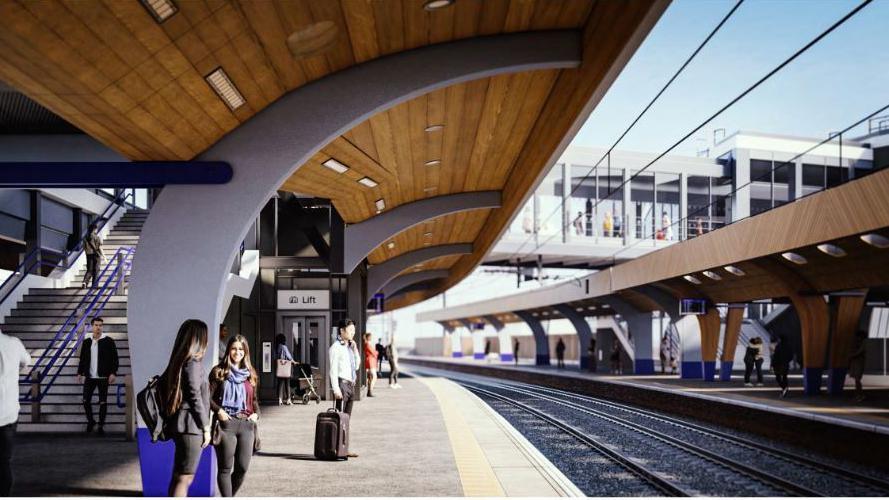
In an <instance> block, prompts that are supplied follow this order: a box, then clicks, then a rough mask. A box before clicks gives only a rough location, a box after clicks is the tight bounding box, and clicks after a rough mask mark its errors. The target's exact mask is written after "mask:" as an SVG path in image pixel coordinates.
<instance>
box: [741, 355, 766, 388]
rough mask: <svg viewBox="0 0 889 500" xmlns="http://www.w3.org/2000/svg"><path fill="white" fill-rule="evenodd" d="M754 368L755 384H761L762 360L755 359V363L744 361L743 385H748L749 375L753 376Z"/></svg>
mask: <svg viewBox="0 0 889 500" xmlns="http://www.w3.org/2000/svg"><path fill="white" fill-rule="evenodd" d="M754 367H756V383H757V384H761V383H762V360H761V359H757V360H755V361H747V360H746V359H745V360H744V383H745V384H749V383H750V375H751V374H753V368H754Z"/></svg>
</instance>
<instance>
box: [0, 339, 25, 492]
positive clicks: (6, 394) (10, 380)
mask: <svg viewBox="0 0 889 500" xmlns="http://www.w3.org/2000/svg"><path fill="white" fill-rule="evenodd" d="M30 364H31V355H30V354H28V351H27V350H26V349H25V346H24V345H23V344H22V341H21V340H19V339H17V338H15V337H10V336H9V335H6V334H4V333H3V332H0V497H8V496H10V495H11V492H12V479H13V478H12V451H13V447H14V446H15V428H16V423H17V421H18V419H19V410H20V409H21V408H20V405H19V374H20V373H22V371H24V370H25V369H26V368H27V367H28V366H29V365H30Z"/></svg>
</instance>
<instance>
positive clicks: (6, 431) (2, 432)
mask: <svg viewBox="0 0 889 500" xmlns="http://www.w3.org/2000/svg"><path fill="white" fill-rule="evenodd" d="M14 445H15V424H9V425H4V426H3V427H0V497H8V496H10V492H11V491H12V448H13V446H14Z"/></svg>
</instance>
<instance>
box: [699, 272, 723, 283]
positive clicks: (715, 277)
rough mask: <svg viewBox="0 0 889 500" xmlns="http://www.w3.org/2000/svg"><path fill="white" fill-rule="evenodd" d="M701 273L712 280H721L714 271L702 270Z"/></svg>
mask: <svg viewBox="0 0 889 500" xmlns="http://www.w3.org/2000/svg"><path fill="white" fill-rule="evenodd" d="M703 274H704V276H706V277H708V278H710V279H711V280H713V281H721V280H722V276H720V275H718V274H716V273H714V272H713V271H704V272H703Z"/></svg>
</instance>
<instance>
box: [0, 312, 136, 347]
mask: <svg viewBox="0 0 889 500" xmlns="http://www.w3.org/2000/svg"><path fill="white" fill-rule="evenodd" d="M99 314H101V313H99ZM112 319H113V320H115V321H116V320H118V319H120V318H108V321H109V322H106V323H105V328H104V330H103V331H104V332H105V333H106V334H108V335H111V336H114V334H116V333H117V334H121V335H124V336H126V334H127V324H126V323H125V322H124V323H110V321H111V320H112ZM83 324H84V325H88V324H89V323H88V322H87V321H84V322H83ZM75 325H76V323H75V322H74V321H72V322H71V323H70V324H69V325H67V326H66V325H64V323H58V324H47V323H46V321H44V322H43V324H40V323H38V324H33V323H29V324H9V323H4V324H0V330H2V331H3V333H5V334H7V335H16V336H18V335H17V334H19V333H24V334H38V335H39V334H51V335H54V334H55V333H56V332H58V331H59V329H60V328H62V327H64V328H65V330H66V331H68V330H70V329H71V328H73V327H74V326H75ZM81 328H84V327H83V326H81ZM87 329H88V327H87ZM34 338H38V337H34ZM47 340H49V339H47Z"/></svg>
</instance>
